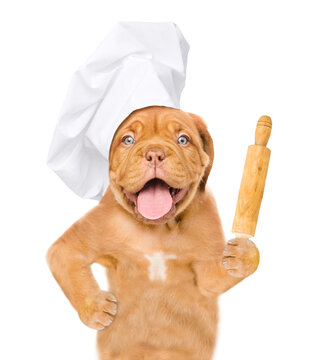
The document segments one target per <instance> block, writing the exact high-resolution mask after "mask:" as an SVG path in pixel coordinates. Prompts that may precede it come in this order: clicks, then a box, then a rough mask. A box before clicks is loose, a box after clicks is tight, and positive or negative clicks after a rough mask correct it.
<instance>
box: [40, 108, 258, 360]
mask: <svg viewBox="0 0 326 360" xmlns="http://www.w3.org/2000/svg"><path fill="white" fill-rule="evenodd" d="M128 135H129V136H132V137H133V138H134V139H135V143H134V144H132V145H126V144H125V143H124V142H123V139H124V137H125V136H128ZM181 135H185V136H186V137H187V138H188V139H189V142H188V143H187V144H186V145H180V144H179V143H178V142H177V139H178V137H179V136H181ZM148 151H154V152H155V151H160V152H163V153H164V160H163V161H160V163H155V164H154V165H153V163H149V162H148V161H146V154H147V153H148ZM109 156H110V170H109V175H110V185H109V187H108V189H107V191H106V193H105V195H104V196H103V198H102V200H101V201H100V202H99V204H98V205H97V206H95V207H94V208H93V209H92V210H90V211H89V212H88V213H87V214H86V215H85V216H83V217H82V218H81V219H80V220H78V221H77V222H76V223H74V224H73V225H72V226H71V227H70V228H69V229H68V230H67V231H66V232H65V233H64V234H63V235H62V236H61V237H60V238H59V239H58V240H57V241H56V242H55V243H54V244H53V245H52V247H51V248H50V249H49V251H48V254H47V260H48V263H49V266H50V268H51V271H52V273H53V275H54V277H55V278H56V280H57V282H58V283H59V285H60V286H61V288H62V290H63V291H64V293H65V295H66V296H67V298H68V299H69V300H70V302H71V304H72V305H73V307H74V308H75V309H76V310H77V312H78V314H79V317H80V319H81V321H82V322H83V323H85V324H86V325H87V326H89V327H91V328H93V329H97V330H98V337H97V340H98V350H99V355H100V359H101V360H131V359H133V360H145V359H146V360H154V359H155V360H172V359H173V360H184V359H188V360H209V359H211V358H212V354H213V350H214V345H215V339H216V329H217V322H218V312H217V298H218V296H219V295H220V294H222V293H224V292H225V291H227V290H228V289H230V288H231V287H232V286H234V285H236V284H237V283H238V282H239V281H241V280H242V279H244V278H245V277H247V276H249V275H250V274H252V273H253V272H254V271H255V270H256V268H257V266H258V263H259V252H258V250H257V248H256V246H255V245H254V243H253V242H251V241H250V240H244V239H233V240H231V241H229V242H228V243H226V241H225V238H224V235H223V230H222V226H221V221H220V218H219V215H218V211H217V208H216V204H215V200H214V198H213V195H212V194H211V192H210V191H209V190H208V189H207V188H206V181H207V178H208V176H209V172H210V170H211V167H212V163H213V142H212V139H211V136H210V135H209V132H208V130H207V127H206V125H205V123H204V121H203V120H202V119H201V118H200V117H198V116H197V115H194V114H189V113H185V112H183V111H181V110H176V109H172V108H167V107H158V106H153V107H148V108H144V109H141V110H137V111H135V112H133V113H132V114H131V115H130V116H129V117H128V118H127V119H126V120H125V121H124V122H123V123H122V124H121V125H120V127H119V129H118V130H117V131H116V134H115V137H114V140H113V142H112V145H111V148H110V155H109ZM154 176H156V177H159V178H161V179H162V180H164V181H165V182H166V183H167V184H169V185H170V186H172V187H174V188H181V189H187V192H186V194H185V196H184V197H183V198H182V200H181V201H179V202H177V203H176V204H175V205H174V206H173V208H171V211H170V212H169V213H168V214H167V215H166V216H164V217H163V218H160V219H157V220H149V219H146V218H144V217H143V216H142V215H141V214H140V213H139V212H138V211H137V208H136V206H135V201H134V200H135V199H134V198H133V197H135V196H136V195H135V194H136V193H137V192H138V191H139V190H140V189H141V188H142V187H143V186H144V184H145V183H146V182H147V181H148V180H150V179H151V178H153V177H154ZM93 263H99V264H101V265H103V266H104V267H105V268H106V269H107V276H108V280H109V287H110V291H109V292H107V291H103V290H101V289H100V288H99V286H98V284H97V282H96V280H95V279H94V277H93V274H92V272H91V267H90V266H91V264H93Z"/></svg>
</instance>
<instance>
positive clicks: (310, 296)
mask: <svg viewBox="0 0 326 360" xmlns="http://www.w3.org/2000/svg"><path fill="white" fill-rule="evenodd" d="M324 5H325V2H324V1H315V0H309V1H300V0H296V1H287V0H281V1H280V0H274V1H264V0H257V1H252V0H247V1H231V0H225V1H216V0H215V1H205V0H202V1H198V0H197V1H190V0H187V1H186V0H184V1H181V0H165V1H153V0H148V1H145V0H137V1H135V0H120V1H118V0H116V1H97V0H92V1H90V0H89V1H81V0H78V1H68V0H65V1H61V0H57V1H44V0H43V1H35V0H30V1H6V2H2V3H1V9H0V36H1V39H0V40H1V42H0V51H1V56H0V63H1V66H0V91H1V93H0V102H1V105H0V119H1V128H0V146H1V149H0V156H1V161H0V165H1V167H0V169H1V176H0V182H1V187H0V189H1V190H0V191H1V200H0V206H1V261H0V266H1V269H0V274H1V287H0V289H1V290H0V293H1V295H0V302H1V305H0V326H1V331H2V334H1V346H0V358H1V359H6V360H12V359H46V360H54V359H55V360H57V359H63V360H66V359H67V360H68V359H78V360H82V359H87V360H90V359H96V350H95V332H94V331H93V330H90V329H88V328H86V327H85V326H84V325H83V324H82V323H81V322H80V321H79V319H78V316H77V314H76V313H75V311H74V310H73V308H72V307H71V305H70V304H69V302H68V301H67V300H66V298H65V297H64V295H63V293H62V292H61V290H60V289H59V287H58V286H57V284H56V283H55V281H54V279H53V278H52V276H51V274H50V272H49V270H48V268H47V264H46V261H45V254H46V250H47V249H48V247H49V246H50V245H51V243H53V242H54V241H55V240H56V238H57V237H59V236H60V235H61V234H62V233H63V232H64V231H65V230H66V229H67V228H68V227H69V226H70V225H71V224H72V223H73V222H74V221H75V220H77V219H78V218H79V217H80V216H81V215H83V214H84V213H85V212H86V211H87V210H88V209H90V208H91V207H93V206H94V205H95V204H96V202H94V201H90V200H89V201H88V200H82V199H80V198H78V197H77V196H76V195H74V194H73V193H72V192H71V191H70V190H69V189H68V188H67V187H66V186H65V185H64V184H63V183H62V182H61V180H60V179H59V178H58V177H57V176H56V175H55V174H54V173H52V172H51V171H50V170H49V169H48V168H47V167H46V163H45V162H46V155H47V151H48V146H49V143H50V140H51V136H52V132H53V129H54V126H55V122H56V119H57V117H58V114H59V110H60V107H61V103H62V101H63V98H64V96H65V93H66V90H67V87H68V83H69V80H70V77H71V75H72V73H73V71H74V70H75V69H76V68H77V67H78V66H79V65H80V64H81V63H82V62H83V61H84V60H85V59H86V58H87V57H88V56H89V55H90V53H91V52H92V51H93V50H94V49H95V48H96V47H97V45H98V44H99V43H100V41H101V40H102V39H103V38H104V37H105V35H106V34H107V32H108V31H109V30H110V28H111V26H112V25H113V24H114V23H115V22H116V21H119V20H125V21H127V20H139V21H167V20H168V21H174V22H176V23H177V24H178V25H179V27H180V29H181V30H182V32H183V33H184V35H185V37H186V39H187V40H188V42H189V43H190V44H191V50H190V54H189V66H188V78H187V84H186V88H185V90H184V93H183V97H182V108H183V109H184V110H187V111H191V112H195V113H198V114H200V115H201V116H203V117H204V119H205V120H206V122H207V123H208V125H209V128H210V131H211V134H212V136H213V137H214V141H215V151H216V158H215V164H214V170H213V172H212V174H211V177H210V180H209V184H210V187H211V188H212V189H213V191H214V193H215V196H216V199H217V203H218V206H219V210H220V214H221V217H222V221H223V225H224V229H225V233H226V235H227V237H228V238H231V237H232V234H231V232H230V229H231V225H232V220H233V215H234V210H235V205H236V199H237V194H238V189H239V184H240V179H241V174H242V169H243V164H244V160H245V155H246V149H247V145H249V144H251V143H253V140H254V129H255V125H256V121H257V119H258V118H259V116H260V115H263V114H268V115H270V116H271V117H272V119H273V126H274V128H273V132H272V136H271V140H270V143H269V147H270V148H271V149H272V157H271V163H270V168H269V174H268V178H267V183H266V189H265V196H264V200H263V204H262V208H261V213H260V218H259V223H258V227H257V232H256V238H255V241H256V243H257V245H258V247H259V248H260V251H261V265H260V267H259V269H258V271H257V273H256V274H254V275H253V276H252V277H251V278H249V279H247V280H245V281H244V282H243V283H241V284H240V285H238V286H237V287H236V288H234V289H232V290H230V291H229V292H228V293H226V294H224V295H223V296H222V297H221V298H220V314H221V315H220V316H221V320H220V323H219V337H218V344H217V350H216V359H221V360H234V359H238V358H239V357H241V358H242V359H249V358H250V359H251V360H256V359H257V360H258V359H259V360H261V359H264V360H269V359H271V360H272V359H273V360H274V359H314V360H319V359H325V358H326V350H325V336H326V329H325V321H326V316H325V303H326V296H325V275H326V272H325V251H326V245H325V244H326V236H325V222H326V221H325V215H326V214H325V200H326V199H325V183H326V176H325V155H326V151H325V138H326V126H325V121H326V108H325V104H326V102H325V99H326V52H325V44H326V43H325V37H326V21H325V18H326V10H325V7H324Z"/></svg>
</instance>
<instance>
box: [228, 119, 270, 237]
mask: <svg viewBox="0 0 326 360" xmlns="http://www.w3.org/2000/svg"><path fill="white" fill-rule="evenodd" d="M271 131H272V120H271V118H270V117H269V116H262V117H260V119H259V120H258V122H257V126H256V133H255V145H250V146H249V147H248V152H247V157H246V162H245V166H244V170H243V174H242V180H241V185H240V191H239V196H238V202H237V208H236V211H235V215H234V220H233V226H232V232H233V233H234V234H235V236H236V237H237V238H247V239H249V238H250V237H253V236H255V231H256V226H257V220H258V215H259V210H260V205H261V201H262V198H263V194H264V188H265V180H266V175H267V170H268V164H269V158H270V155H271V151H270V149H268V148H267V147H266V145H267V142H268V139H269V137H270V135H271Z"/></svg>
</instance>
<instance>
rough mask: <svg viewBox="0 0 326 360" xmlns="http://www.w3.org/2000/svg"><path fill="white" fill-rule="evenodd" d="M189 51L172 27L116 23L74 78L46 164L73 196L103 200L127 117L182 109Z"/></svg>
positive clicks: (178, 33) (166, 24)
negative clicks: (113, 148)
mask: <svg viewBox="0 0 326 360" xmlns="http://www.w3.org/2000/svg"><path fill="white" fill-rule="evenodd" d="M188 50H189V45H188V43H187V42H186V40H185V38H184V37H183V35H182V33H181V32H180V30H179V29H178V27H177V26H176V25H175V24H173V23H171V22H164V23H146V22H120V23H118V24H117V25H115V26H114V28H113V29H112V31H111V32H110V33H109V34H108V36H107V37H106V38H105V40H104V41H103V42H102V43H101V45H100V46H99V47H98V48H97V50H96V51H95V52H94V53H93V55H92V56H91V57H90V58H89V59H88V60H87V61H86V63H85V64H84V65H82V66H81V67H80V68H79V69H78V70H77V71H76V72H75V73H74V75H73V78H72V80H71V84H70V87H69V90H68V93H67V96H66V99H65V101H64V104H63V108H62V112H61V116H60V118H59V120H58V123H57V126H56V129H55V132H54V136H53V139H52V143H51V146H50V150H49V154H48V161H47V163H48V165H49V167H50V168H51V169H52V170H54V171H55V172H56V173H57V174H58V175H59V177H60V178H61V179H62V180H63V181H64V182H65V183H66V184H67V185H68V187H69V188H70V189H71V190H73V191H74V192H75V193H76V194H77V195H79V196H81V197H83V198H90V199H100V198H101V197H102V196H103V194H104V192H105V190H106V188H107V186H108V182H109V163H108V155H109V149H110V144H111V141H112V139H113V136H114V134H115V131H116V130H117V128H118V127H119V125H120V124H121V122H122V121H123V120H124V119H125V118H126V117H127V116H128V115H129V114H130V113H132V112H133V111H134V110H137V109H140V108H143V107H147V106H151V105H161V106H168V107H173V108H180V95H181V92H182V89H183V87H184V84H185V77H186V66H187V54H188Z"/></svg>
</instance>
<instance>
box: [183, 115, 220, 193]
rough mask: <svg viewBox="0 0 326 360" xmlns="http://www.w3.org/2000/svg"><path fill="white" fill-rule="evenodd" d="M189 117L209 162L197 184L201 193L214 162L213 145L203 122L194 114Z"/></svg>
mask: <svg viewBox="0 0 326 360" xmlns="http://www.w3.org/2000/svg"><path fill="white" fill-rule="evenodd" d="M188 114H189V115H190V117H191V118H192V120H193V121H194V123H195V125H196V127H197V130H198V132H199V135H200V137H201V140H202V142H203V149H204V151H205V153H206V154H207V155H208V157H209V162H208V164H207V166H206V169H205V172H204V175H203V177H202V179H201V182H200V184H199V189H200V190H201V191H204V190H205V186H206V182H207V179H208V175H209V173H210V171H211V169H212V166H213V160H214V144H213V139H212V138H211V136H210V134H209V132H208V129H207V125H206V124H205V122H204V120H203V119H202V118H201V117H200V116H198V115H195V114H191V113H188Z"/></svg>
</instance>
